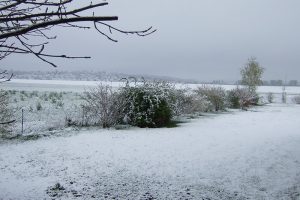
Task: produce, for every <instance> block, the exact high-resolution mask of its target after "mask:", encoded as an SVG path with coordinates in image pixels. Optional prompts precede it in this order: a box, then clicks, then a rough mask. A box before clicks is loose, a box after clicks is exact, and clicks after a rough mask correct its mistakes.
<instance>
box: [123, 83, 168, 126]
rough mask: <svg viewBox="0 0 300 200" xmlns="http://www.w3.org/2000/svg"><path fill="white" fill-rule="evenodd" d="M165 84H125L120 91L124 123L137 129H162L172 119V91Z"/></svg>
mask: <svg viewBox="0 0 300 200" xmlns="http://www.w3.org/2000/svg"><path fill="white" fill-rule="evenodd" d="M173 90H174V86H172V85H171V84H169V83H166V82H147V81H144V82H143V83H142V84H136V83H135V84H132V85H130V84H127V85H126V86H125V87H123V88H121V90H120V94H119V95H120V97H121V99H124V101H125V102H124V103H123V105H124V109H123V116H124V121H125V122H127V123H129V124H131V125H133V126H138V127H150V128H155V127H164V126H167V125H168V124H169V123H170V121H171V118H172V114H173V112H172V105H171V104H172V91H173Z"/></svg>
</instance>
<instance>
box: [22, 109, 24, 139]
mask: <svg viewBox="0 0 300 200" xmlns="http://www.w3.org/2000/svg"><path fill="white" fill-rule="evenodd" d="M23 134H24V109H23V108H22V135H23Z"/></svg>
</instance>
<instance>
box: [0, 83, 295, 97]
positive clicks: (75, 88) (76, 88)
mask: <svg viewBox="0 0 300 200" xmlns="http://www.w3.org/2000/svg"><path fill="white" fill-rule="evenodd" d="M99 83H104V84H108V85H111V86H113V87H115V88H117V87H120V86H124V82H101V81H63V80H28V79H13V80H11V81H10V82H7V83H4V84H2V85H1V86H2V88H3V89H6V90H24V91H33V90H37V89H38V90H39V91H58V92H62V91H63V92H68V91H70V92H83V91H84V90H86V89H88V88H89V87H94V86H97V85H98V84H99ZM186 86H187V87H189V88H191V89H195V88H197V87H199V86H202V84H184V85H183V84H177V87H178V88H180V87H186ZM222 87H224V88H225V89H227V90H230V89H234V88H236V85H222ZM258 92H259V93H269V92H272V93H274V94H280V93H282V87H281V86H261V87H258ZM286 92H287V93H288V94H291V95H294V94H300V87H295V86H287V87H286Z"/></svg>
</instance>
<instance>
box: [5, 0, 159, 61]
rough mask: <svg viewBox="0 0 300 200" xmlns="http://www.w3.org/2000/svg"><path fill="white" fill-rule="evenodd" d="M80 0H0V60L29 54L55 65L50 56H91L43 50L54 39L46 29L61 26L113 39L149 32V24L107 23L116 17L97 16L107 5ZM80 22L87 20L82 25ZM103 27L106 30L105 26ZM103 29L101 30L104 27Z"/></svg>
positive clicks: (99, 0) (95, 0)
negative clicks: (138, 27)
mask: <svg viewBox="0 0 300 200" xmlns="http://www.w3.org/2000/svg"><path fill="white" fill-rule="evenodd" d="M82 2H83V1H81V2H80V1H79V0H0V60H1V59H3V58H5V57H7V56H8V55H11V54H32V55H34V56H36V57H37V58H38V59H40V60H42V61H44V62H46V63H48V64H50V65H52V66H54V67H56V65H55V64H54V63H53V62H51V61H49V58H67V59H68V58H69V59H72V58H90V57H89V56H79V57H74V56H67V55H64V54H58V55H53V54H50V53H47V52H46V47H47V44H49V42H50V41H51V40H54V39H56V35H49V34H50V33H49V31H50V30H51V29H52V28H53V27H56V26H61V27H63V28H76V29H90V28H94V29H95V30H96V31H97V32H99V33H100V34H101V35H103V36H105V37H106V38H108V39H109V40H111V41H113V42H117V40H115V39H114V38H112V36H111V34H112V33H113V32H119V33H123V34H135V35H138V36H146V35H149V34H151V33H153V32H155V31H156V30H154V29H152V27H150V28H148V29H146V30H142V31H124V30H121V29H118V28H116V27H114V26H112V25H110V24H108V22H109V21H115V20H118V17H117V16H99V15H97V11H98V8H100V7H103V6H106V5H108V3H107V2H105V1H102V0H91V1H88V3H86V5H83V6H79V7H78V5H81V4H82ZM81 22H90V23H89V24H87V25H82V23H81ZM104 28H105V29H104ZM103 29H104V30H103Z"/></svg>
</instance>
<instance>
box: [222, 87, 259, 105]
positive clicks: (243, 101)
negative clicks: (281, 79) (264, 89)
mask: <svg viewBox="0 0 300 200" xmlns="http://www.w3.org/2000/svg"><path fill="white" fill-rule="evenodd" d="M258 101H259V97H258V95H257V94H256V93H252V92H250V91H249V90H248V89H247V88H238V87H237V88H235V89H232V90H230V91H229V92H228V93H227V102H228V107H230V108H242V109H244V108H247V107H249V106H251V105H257V104H258Z"/></svg>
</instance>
